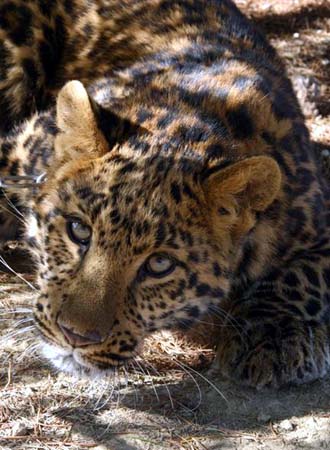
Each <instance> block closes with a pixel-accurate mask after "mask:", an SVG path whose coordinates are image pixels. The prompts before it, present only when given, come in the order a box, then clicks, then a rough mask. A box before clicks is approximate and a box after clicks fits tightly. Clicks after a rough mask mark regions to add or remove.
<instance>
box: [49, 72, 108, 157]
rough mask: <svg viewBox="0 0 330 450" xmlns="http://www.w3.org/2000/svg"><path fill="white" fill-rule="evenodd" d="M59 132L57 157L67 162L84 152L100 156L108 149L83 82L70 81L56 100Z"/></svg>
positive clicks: (88, 154) (87, 155) (56, 144)
mask: <svg viewBox="0 0 330 450" xmlns="http://www.w3.org/2000/svg"><path fill="white" fill-rule="evenodd" d="M56 122H57V127H58V129H59V133H58V135H57V137H56V141H55V152H56V158H57V159H60V160H61V161H62V162H67V161H69V160H71V159H74V158H79V157H81V156H82V155H83V156H85V157H87V158H97V157H99V156H102V155H103V154H105V153H106V152H107V150H108V144H107V141H106V139H105V137H104V135H103V133H102V131H101V130H100V128H99V126H98V123H97V117H96V115H95V112H94V108H93V106H92V101H91V100H90V98H89V96H88V93H87V91H86V89H85V88H84V86H83V84H82V83H80V81H76V80H74V81H69V82H68V83H66V85H65V86H64V87H63V88H62V89H61V90H60V92H59V94H58V97H57V103H56Z"/></svg>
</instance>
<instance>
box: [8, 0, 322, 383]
mask: <svg viewBox="0 0 330 450" xmlns="http://www.w3.org/2000/svg"><path fill="white" fill-rule="evenodd" d="M23 23H24V26H22V24H23ZM0 55H1V60H2V64H1V69H0V70H1V72H0V124H1V125H0V126H1V130H2V133H3V138H2V143H1V160H0V171H1V174H8V173H9V174H12V175H16V174H20V175H23V174H36V173H40V172H43V171H46V172H47V182H46V183H45V184H44V185H43V186H42V187H41V188H40V190H39V191H38V192H33V193H32V194H33V195H31V192H30V191H25V192H23V191H22V190H20V191H18V198H16V199H15V203H16V204H19V205H20V207H21V208H24V213H25V214H26V215H27V217H28V227H27V230H26V237H27V240H28V243H29V245H30V247H31V252H32V254H33V255H34V258H35V260H36V262H37V265H38V285H39V288H40V294H39V298H38V300H37V301H36V305H35V322H36V325H37V327H38V328H39V330H40V332H41V334H42V336H43V339H44V340H45V342H46V343H47V344H45V353H46V355H47V356H48V357H49V358H50V359H51V360H52V361H53V363H54V364H55V365H56V366H58V367H60V368H62V369H65V370H69V371H79V372H90V371H94V370H98V369H99V370H108V369H110V370H111V368H113V367H114V366H117V365H120V364H124V363H126V362H127V361H129V360H130V359H131V358H132V357H134V355H136V353H137V352H138V351H139V348H140V345H141V343H142V341H143V339H144V337H145V336H146V335H147V334H149V333H151V332H153V331H155V330H158V329H164V328H167V329H181V330H188V329H190V328H191V327H193V326H194V325H196V324H198V323H200V322H201V321H203V320H205V316H208V317H209V316H211V317H215V318H218V316H219V315H221V316H222V317H225V319H222V323H220V325H226V326H220V327H217V329H218V330H220V331H218V335H217V342H218V351H217V362H218V363H219V367H220V370H221V371H222V372H223V373H225V374H226V375H228V377H230V378H231V379H236V380H238V381H240V382H243V383H246V384H249V385H253V386H257V387H262V386H265V385H272V386H279V385H282V384H285V383H290V382H295V383H300V382H305V381H310V380H313V379H315V378H318V377H321V376H323V375H324V374H326V373H327V372H328V370H329V365H330V358H329V342H330V341H329V304H330V303H329V286H330V259H329V258H330V246H329V224H330V213H329V212H328V204H329V191H328V188H327V186H326V184H325V183H324V180H323V178H322V176H321V174H320V171H319V168H318V166H317V163H316V161H315V156H314V153H313V150H312V147H311V144H310V141H309V135H308V132H307V130H306V127H305V125H304V119H303V117H302V114H301V111H300V109H299V106H298V104H297V101H296V98H295V96H294V94H293V91H292V87H291V84H290V82H289V81H288V79H287V78H286V76H285V69H284V67H283V64H282V62H281V61H280V60H279V58H278V56H277V55H276V53H275V51H274V49H273V48H272V47H271V46H270V45H269V44H268V43H267V42H266V41H265V39H264V37H263V36H262V35H261V34H260V33H259V32H258V31H257V30H256V29H255V28H254V26H253V24H251V23H250V22H249V21H248V20H247V19H246V18H245V17H244V16H243V15H242V14H241V13H240V12H239V11H238V9H237V8H236V7H235V5H234V4H233V3H232V2H231V1H229V0H207V1H206V0H178V1H175V2H174V1H170V0H143V1H140V0H139V1H136V0H134V1H133V0H124V1H115V0H110V1H105V0H104V1H103V0H98V1H94V2H90V1H87V0H71V1H66V0H54V1H52V2H47V1H40V0H38V1H37V0H32V1H30V2H29V3H27V2H24V1H23V0H6V1H3V2H2V3H1V6H0ZM72 79H76V80H80V82H79V81H69V80H72ZM63 86H64V87H63ZM74 221H76V222H74ZM72 222H74V223H75V224H76V225H77V223H78V226H79V223H80V224H83V226H84V227H85V229H88V230H91V239H90V240H89V241H88V244H77V242H74V239H73V237H72V230H71V231H70V227H71V225H72ZM76 225H75V226H76ZM153 255H154V256H153ZM153 257H154V258H156V263H157V264H164V261H165V264H169V262H170V264H171V265H170V266H169V267H170V269H171V271H167V272H166V273H162V276H155V274H154V273H153V275H151V272H150V261H151V260H150V258H153ZM157 258H158V259H157ZM157 261H160V263H159V262H157ZM219 321H220V319H219ZM223 322H224V323H223ZM207 331H208V330H204V332H205V333H206V332H207ZM210 338H211V336H210ZM213 339H214V336H213Z"/></svg>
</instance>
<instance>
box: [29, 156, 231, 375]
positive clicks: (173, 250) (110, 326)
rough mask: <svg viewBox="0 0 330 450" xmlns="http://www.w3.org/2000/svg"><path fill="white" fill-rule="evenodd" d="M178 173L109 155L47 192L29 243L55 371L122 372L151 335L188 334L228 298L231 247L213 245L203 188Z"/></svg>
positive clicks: (69, 170)
mask: <svg viewBox="0 0 330 450" xmlns="http://www.w3.org/2000/svg"><path fill="white" fill-rule="evenodd" d="M182 167H184V169H185V170H187V167H186V163H184V162H182V161H174V160H172V159H171V158H164V159H161V158H159V157H158V158H157V157H156V158H153V157H149V158H144V159H140V160H134V159H132V158H128V157H122V156H120V154H109V155H108V156H104V157H102V158H99V159H96V160H93V161H88V162H86V163H79V164H74V163H73V164H71V165H69V166H68V167H66V169H65V170H62V171H59V174H58V175H56V176H55V177H54V178H53V179H51V180H50V181H49V183H48V184H46V185H45V186H44V188H43V190H42V192H41V193H40V196H39V198H38V199H37V206H36V215H35V216H34V217H33V218H31V222H30V228H29V234H30V242H31V243H32V244H34V252H35V254H36V256H37V258H38V260H39V274H38V283H39V286H40V296H39V298H38V301H37V303H36V306H35V312H34V313H35V320H36V324H37V326H38V328H39V330H40V331H41V333H42V334H43V336H44V337H45V340H46V342H47V345H46V347H45V349H46V354H47V356H49V357H50V358H51V359H52V360H53V363H54V364H55V365H57V366H59V367H61V368H62V369H69V370H72V369H73V370H78V371H80V370H82V371H84V370H85V369H86V371H87V372H88V371H90V369H91V368H100V369H107V368H112V367H113V366H117V365H119V364H122V363H124V362H125V361H127V360H129V359H130V358H132V357H133V356H134V355H135V354H136V352H137V351H138V349H139V345H140V344H141V342H142V340H143V338H144V336H146V335H147V334H148V333H150V332H152V331H154V330H158V329H164V328H178V329H186V328H189V327H190V326H191V325H192V324H194V323H195V322H196V321H198V320H200V319H201V318H202V316H203V315H204V314H206V313H207V312H210V310H211V309H212V308H214V307H216V305H217V304H218V303H219V301H220V300H221V298H223V296H224V295H225V293H226V292H227V291H228V286H229V282H228V277H229V275H228V250H229V249H228V245H227V244H226V243H225V242H221V239H218V242H217V243H216V242H215V239H214V236H213V233H212V229H211V223H210V217H209V214H208V209H207V207H206V204H205V197H204V194H203V192H202V188H201V186H200V185H199V183H198V182H196V176H195V177H194V175H193V174H192V173H190V174H189V173H188V174H187V173H184V171H183V168H182ZM84 368H85V369H84ZM89 368H90V369H89Z"/></svg>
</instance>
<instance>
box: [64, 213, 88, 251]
mask: <svg viewBox="0 0 330 450" xmlns="http://www.w3.org/2000/svg"><path fill="white" fill-rule="evenodd" d="M67 231H68V235H69V238H70V239H71V241H72V242H74V243H75V244H78V245H88V244H89V242H90V240H91V237H92V229H91V227H89V226H88V225H86V224H84V223H83V222H80V221H79V220H77V219H71V220H68V221H67Z"/></svg>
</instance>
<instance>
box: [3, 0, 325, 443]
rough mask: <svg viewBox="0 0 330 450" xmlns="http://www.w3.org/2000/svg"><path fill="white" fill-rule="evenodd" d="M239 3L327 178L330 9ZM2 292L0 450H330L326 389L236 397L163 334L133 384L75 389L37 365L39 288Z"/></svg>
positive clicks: (276, 0)
mask: <svg viewBox="0 0 330 450" xmlns="http://www.w3.org/2000/svg"><path fill="white" fill-rule="evenodd" d="M237 3H238V5H239V6H240V7H241V8H242V9H243V10H244V11H245V12H246V13H247V14H248V15H250V16H251V17H253V18H254V19H255V20H256V21H257V22H258V24H259V26H260V27H261V28H262V29H263V30H264V31H265V32H266V33H267V35H268V36H269V38H270V40H271V42H272V43H273V45H274V46H275V47H276V48H277V49H278V51H279V52H280V54H281V55H282V56H283V58H284V59H285V60H286V62H287V67H288V72H289V75H290V77H291V79H292V80H293V83H294V86H295V88H296V91H297V93H298V96H299V99H300V101H301V103H302V107H303V110H304V112H305V115H306V118H307V122H308V126H309V128H310V131H311V135H312V139H313V141H314V142H315V145H316V149H317V151H318V154H319V155H320V158H321V159H322V160H323V162H324V163H325V164H324V165H325V166H326V167H328V168H330V95H329V94H330V1H329V0H237ZM329 173H330V172H329ZM7 256H8V258H10V255H7ZM21 270H22V271H24V265H23V266H22V265H21ZM24 276H25V278H26V279H27V281H28V282H29V281H31V276H30V275H29V274H24ZM0 285H1V287H0V333H2V334H3V336H4V337H3V339H2V340H1V341H0V345H1V349H2V350H1V354H0V449H3V450H5V449H6V450H7V449H16V450H27V449H33V450H37V449H40V450H41V449H42V450H46V449H58V450H64V449H68V450H69V449H70V450H71V449H72V450H73V449H77V450H85V449H90V448H93V449H98V450H101V449H102V450H108V449H111V450H135V449H144V450H149V449H150V450H152V449H190V450H197V449H198V450H202V449H204V450H205V449H214V450H234V449H235V450H242V449H244V450H245V449H246V450H250V449H251V450H252V449H253V450H279V449H286V450H291V449H311V450H312V449H315V450H319V449H323V448H324V449H328V448H330V377H329V378H328V379H325V380H321V381H318V382H315V383H313V384H310V385H304V386H301V387H291V388H286V389H282V390H280V391H271V390H263V391H260V392H256V391H254V390H252V389H246V388H240V387H237V386H235V385H233V384H231V383H229V382H228V381H225V380H221V379H220V378H219V376H218V375H216V374H214V373H212V369H210V368H209V367H210V361H211V360H212V355H213V353H212V351H211V350H207V349H196V348H191V347H190V346H189V345H188V344H186V343H184V342H180V341H178V339H176V338H174V337H172V336H171V335H169V334H163V335H162V336H161V337H160V338H159V337H158V338H157V337H156V338H154V339H153V341H152V342H151V344H149V346H148V347H147V351H146V354H145V361H144V362H143V361H141V362H140V363H137V364H136V370H135V373H126V374H125V373H124V374H121V375H117V376H116V377H115V379H112V380H111V379H109V380H96V381H93V382H91V381H90V380H75V379H72V378H70V377H69V376H68V375H65V374H63V373H56V372H55V371H53V370H52V369H51V368H50V367H49V366H48V365H47V363H46V362H45V361H43V360H42V359H40V358H39V356H38V353H37V350H38V348H37V346H36V344H35V342H36V341H35V337H34V336H33V333H32V331H31V329H30V328H29V325H30V324H31V322H29V307H30V305H31V302H32V299H33V295H34V291H33V289H32V287H31V286H27V285H26V284H25V283H24V282H23V281H22V280H21V279H20V278H18V277H16V276H10V275H6V274H3V275H0ZM13 309H15V310H16V311H18V312H16V313H15V314H13ZM13 330H14V331H13ZM114 385H116V389H115V390H113V386H114Z"/></svg>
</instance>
